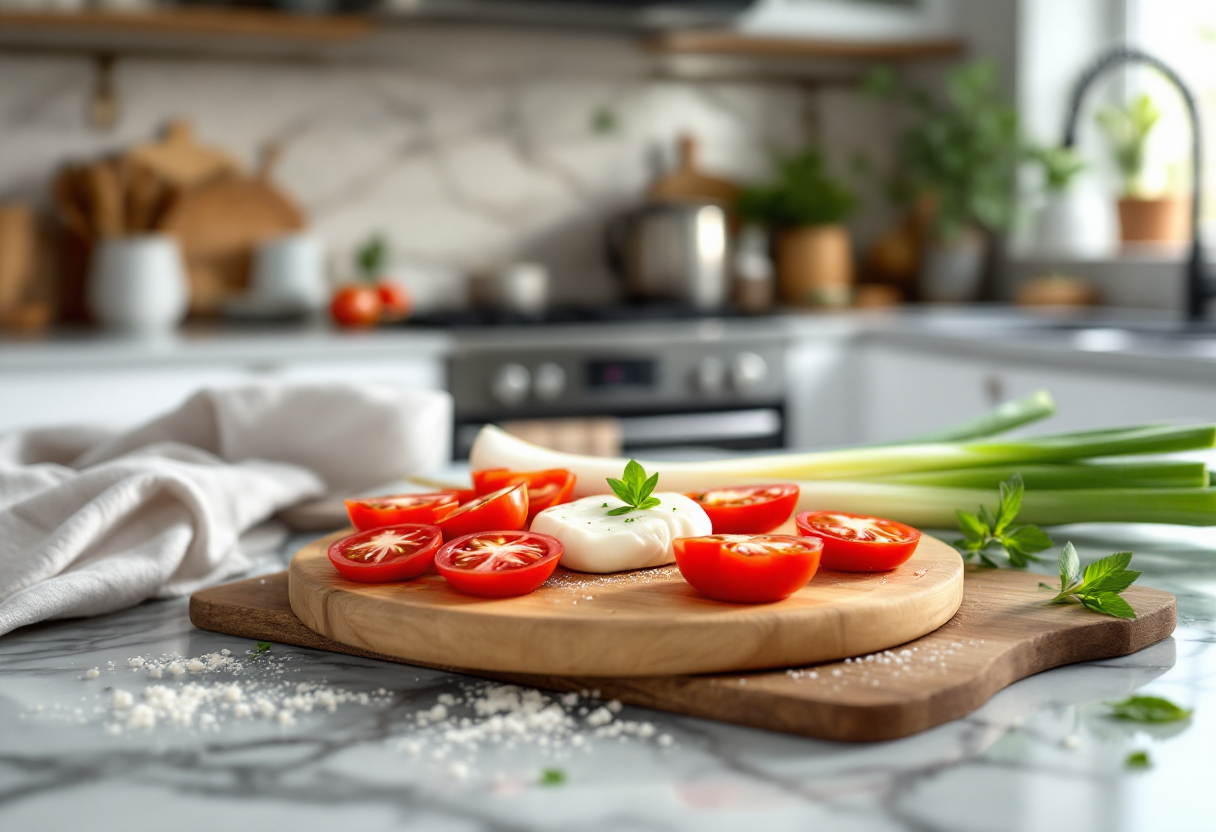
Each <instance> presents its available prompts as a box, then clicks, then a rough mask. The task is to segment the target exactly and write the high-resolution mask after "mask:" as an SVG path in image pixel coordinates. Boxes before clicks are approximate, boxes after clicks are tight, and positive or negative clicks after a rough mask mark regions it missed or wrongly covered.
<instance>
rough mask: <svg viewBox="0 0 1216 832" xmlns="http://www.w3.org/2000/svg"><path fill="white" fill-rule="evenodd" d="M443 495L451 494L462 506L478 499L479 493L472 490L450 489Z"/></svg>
mask: <svg viewBox="0 0 1216 832" xmlns="http://www.w3.org/2000/svg"><path fill="white" fill-rule="evenodd" d="M443 493H444V494H451V495H452V496H453V497H455V498H456V502H457V503H462V504H463V503H467V502H469V501H470V500H475V499H477V492H476V491H475V490H474V489H472V488H449V489H447V490H446V491H444V492H443Z"/></svg>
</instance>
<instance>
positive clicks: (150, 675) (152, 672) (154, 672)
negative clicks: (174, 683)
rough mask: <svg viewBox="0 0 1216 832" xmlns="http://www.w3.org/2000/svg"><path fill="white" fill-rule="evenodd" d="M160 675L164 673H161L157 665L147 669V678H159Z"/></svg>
mask: <svg viewBox="0 0 1216 832" xmlns="http://www.w3.org/2000/svg"><path fill="white" fill-rule="evenodd" d="M162 675H164V674H162V673H161V670H160V668H159V667H154V668H152V669H151V670H149V671H148V678H149V679H159V678H160V677H161V676H162Z"/></svg>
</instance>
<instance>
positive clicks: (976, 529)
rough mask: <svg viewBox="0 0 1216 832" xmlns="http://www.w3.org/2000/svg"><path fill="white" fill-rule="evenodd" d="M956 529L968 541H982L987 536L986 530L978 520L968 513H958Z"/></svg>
mask: <svg viewBox="0 0 1216 832" xmlns="http://www.w3.org/2000/svg"><path fill="white" fill-rule="evenodd" d="M955 513H956V514H958V528H959V531H961V532H962V533H963V534H964V535H966V537H967V539H968V540H977V541H982V540H983V539H984V538H986V537H987V536H988V530H987V529H986V528H984V526H983V524H981V523H980V518H978V517H976V516H975V515H974V514H972V513H971V512H969V511H958V512H955Z"/></svg>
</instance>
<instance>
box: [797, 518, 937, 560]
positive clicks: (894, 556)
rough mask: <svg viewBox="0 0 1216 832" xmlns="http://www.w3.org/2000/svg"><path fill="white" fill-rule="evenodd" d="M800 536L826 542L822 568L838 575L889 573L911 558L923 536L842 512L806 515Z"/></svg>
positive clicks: (897, 525)
mask: <svg viewBox="0 0 1216 832" xmlns="http://www.w3.org/2000/svg"><path fill="white" fill-rule="evenodd" d="M794 522H795V523H797V524H798V534H800V535H803V536H804V537H816V538H819V539H820V540H822V541H823V565H824V566H825V567H827V568H828V569H835V570H837V571H838V572H887V571H889V570H891V569H894V568H895V567H897V566H899V565H900V564H902V563H904V562H905V561H907V560H908V558H910V557H912V553H913V552H915V551H916V545H917V544H918V543H920V532H918V531H917V530H916V529H914V528H912V527H911V526H907V525H904V524H903V523H896V522H895V521H894V520H883V519H882V518H881V517H866V516H864V515H861V514H848V513H847V512H843V511H804V512H803V513H802V514H799V515H798V516H797V517H795V518H794Z"/></svg>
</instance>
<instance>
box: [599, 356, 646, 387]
mask: <svg viewBox="0 0 1216 832" xmlns="http://www.w3.org/2000/svg"><path fill="white" fill-rule="evenodd" d="M656 375H657V374H656V373H655V362H654V360H653V359H649V358H631V359H626V360H622V361H588V362H587V387H589V388H591V389H592V390H605V389H607V390H619V389H622V388H629V389H633V390H648V389H651V388H653V387H654V386H655V381H656V379H655V376H656Z"/></svg>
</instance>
